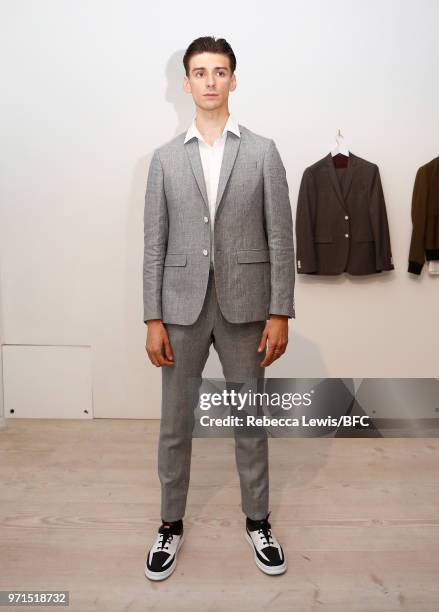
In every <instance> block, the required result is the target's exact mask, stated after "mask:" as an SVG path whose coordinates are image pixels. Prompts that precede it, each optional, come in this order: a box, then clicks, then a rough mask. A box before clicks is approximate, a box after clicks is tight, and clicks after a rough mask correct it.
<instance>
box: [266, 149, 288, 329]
mask: <svg viewBox="0 0 439 612" xmlns="http://www.w3.org/2000/svg"><path fill="white" fill-rule="evenodd" d="M263 173H264V212H265V225H266V232H267V241H268V248H269V251H270V273H271V299H270V314H279V315H286V316H288V317H289V318H290V319H291V318H295V317H296V313H295V305H294V284H295V272H294V234H293V219H292V214H291V205H290V198H289V194H288V183H287V177H286V172H285V168H284V165H283V163H282V160H281V157H280V155H279V152H278V150H277V147H276V145H275V143H274V141H273V140H270V143H269V145H268V149H267V151H266V152H265V157H264V170H263Z"/></svg>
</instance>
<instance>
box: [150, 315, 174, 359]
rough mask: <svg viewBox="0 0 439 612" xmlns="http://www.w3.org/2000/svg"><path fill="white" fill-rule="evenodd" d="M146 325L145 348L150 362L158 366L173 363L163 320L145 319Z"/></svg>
mask: <svg viewBox="0 0 439 612" xmlns="http://www.w3.org/2000/svg"><path fill="white" fill-rule="evenodd" d="M147 325H148V333H147V336H146V345H145V348H146V352H147V353H148V357H149V359H150V361H151V363H152V364H153V365H155V366H157V367H158V368H160V367H161V366H165V365H166V366H167V365H174V355H173V353H172V347H171V343H170V342H169V336H168V332H167V330H166V327H165V326H164V325H163V321H161V320H160V319H151V320H149V321H147Z"/></svg>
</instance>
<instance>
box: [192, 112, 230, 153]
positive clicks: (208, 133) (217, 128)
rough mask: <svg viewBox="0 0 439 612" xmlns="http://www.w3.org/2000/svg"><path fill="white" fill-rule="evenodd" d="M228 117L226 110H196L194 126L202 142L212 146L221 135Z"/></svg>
mask: <svg viewBox="0 0 439 612" xmlns="http://www.w3.org/2000/svg"><path fill="white" fill-rule="evenodd" d="M229 116H230V113H229V109H228V108H226V109H218V110H217V111H209V112H206V111H203V110H201V109H198V110H197V113H196V116H195V125H196V126H197V129H198V131H199V132H200V134H201V135H202V137H203V138H204V140H205V141H206V142H207V143H208V144H210V145H212V144H213V143H214V142H215V140H216V139H217V138H218V137H219V136H221V134H222V133H223V130H224V126H225V125H226V123H227V120H228V118H229Z"/></svg>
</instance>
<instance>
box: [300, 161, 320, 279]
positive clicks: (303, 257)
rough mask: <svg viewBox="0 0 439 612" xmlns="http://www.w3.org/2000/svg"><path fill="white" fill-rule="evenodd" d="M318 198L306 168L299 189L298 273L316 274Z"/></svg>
mask: <svg viewBox="0 0 439 612" xmlns="http://www.w3.org/2000/svg"><path fill="white" fill-rule="evenodd" d="M315 205H316V198H315V193H314V187H313V180H312V176H311V172H310V169H309V168H306V169H305V171H304V173H303V176H302V180H301V182H300V187H299V196H298V200H297V210H296V248H297V272H298V273H299V274H315V273H316V272H317V255H316V249H315V245H314V229H313V228H314V217H315V214H314V212H315Z"/></svg>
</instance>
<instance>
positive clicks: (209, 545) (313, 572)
mask: <svg viewBox="0 0 439 612" xmlns="http://www.w3.org/2000/svg"><path fill="white" fill-rule="evenodd" d="M158 426H159V422H158V421H133V420H126V421H123V420H94V421H93V420H92V421H70V420H69V421H65V420H59V421H55V420H31V419H24V420H18V419H17V420H11V419H10V420H9V421H8V427H7V429H6V430H4V431H0V474H1V506H0V509H1V516H0V538H1V539H0V547H1V550H0V587H1V589H3V590H6V589H26V590H30V589H39V590H41V589H61V590H69V591H70V607H69V610H72V611H75V612H76V611H78V612H86V611H88V610H109V611H113V610H114V611H118V612H119V611H122V610H131V611H137V610H139V611H140V610H157V611H161V612H168V611H171V610H191V611H203V612H204V611H212V612H213V611H214V610H215V611H217V610H218V611H221V610H231V611H233V612H235V611H242V610H251V611H255V610H290V611H292V610H294V611H295V612H302V611H309V610H313V611H314V610H316V611H317V610H330V611H333V612H345V611H346V612H356V611H360V610H361V611H364V612H373V611H375V610H380V611H386V612H390V611H392V610H409V611H410V612H423V611H429V612H437V611H438V610H439V469H438V467H439V440H438V439H436V438H435V439H377V438H374V439H270V442H269V443H270V480H271V486H270V498H271V503H270V509H271V511H272V514H271V516H270V520H271V522H272V526H273V528H274V529H275V534H276V536H277V537H278V539H279V540H280V542H281V543H282V545H283V547H284V549H285V552H286V554H287V556H288V563H289V568H288V571H287V573H286V574H284V575H282V576H266V575H265V574H263V573H262V572H261V571H260V570H259V569H258V568H257V567H256V566H255V564H254V561H253V557H252V554H251V551H250V548H249V546H248V543H247V542H246V541H245V540H244V535H243V534H244V515H243V514H242V511H241V507H240V491H239V482H238V476H237V472H236V469H235V456H234V441H233V439H213V440H212V439H199V438H194V441H193V455H192V472H191V486H190V492H189V498H188V506H187V511H186V515H185V529H186V534H185V537H186V539H185V543H184V545H183V547H182V549H181V552H180V555H179V559H178V567H177V569H176V571H175V572H174V574H173V575H172V576H171V577H170V578H169V579H168V580H165V581H163V582H161V583H152V582H150V581H148V580H147V579H146V578H145V577H144V574H143V566H144V560H145V556H146V552H147V550H148V548H149V546H150V545H151V543H152V542H153V540H154V539H155V537H156V532H157V528H158V527H159V524H160V496H159V493H160V487H159V480H158V476H157V470H156V467H157V464H156V457H157V433H158ZM20 609H31V608H20ZM32 609H33V610H36V609H43V608H32ZM44 609H46V610H47V609H49V608H44ZM51 609H53V608H51Z"/></svg>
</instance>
